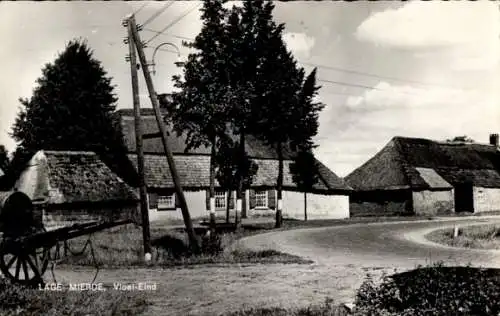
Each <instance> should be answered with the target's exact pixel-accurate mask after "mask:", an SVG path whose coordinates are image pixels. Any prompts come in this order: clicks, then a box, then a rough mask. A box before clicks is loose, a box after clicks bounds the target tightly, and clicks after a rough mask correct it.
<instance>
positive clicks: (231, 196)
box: [227, 191, 236, 209]
mask: <svg viewBox="0 0 500 316" xmlns="http://www.w3.org/2000/svg"><path fill="white" fill-rule="evenodd" d="M227 194H229V196H230V198H229V208H230V209H236V208H235V206H234V198H235V197H234V191H229V192H228V193H227Z"/></svg>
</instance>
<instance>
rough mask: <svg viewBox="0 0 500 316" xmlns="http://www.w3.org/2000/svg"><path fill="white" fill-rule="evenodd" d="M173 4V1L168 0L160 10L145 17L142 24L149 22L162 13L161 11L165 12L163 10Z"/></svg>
mask: <svg viewBox="0 0 500 316" xmlns="http://www.w3.org/2000/svg"><path fill="white" fill-rule="evenodd" d="M173 4H174V2H173V1H172V2H168V3H167V4H166V5H165V6H163V8H161V9H160V10H158V11H156V12H155V13H154V14H153V15H152V16H150V17H149V19H147V20H146V21H145V22H144V23H143V24H142V25H143V26H145V25H147V24H149V23H151V22H152V21H153V20H154V19H156V18H157V17H158V16H160V14H162V13H163V12H165V10H167V9H168V8H170V7H171V6H172V5H173Z"/></svg>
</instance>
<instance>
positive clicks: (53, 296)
mask: <svg viewBox="0 0 500 316" xmlns="http://www.w3.org/2000/svg"><path fill="white" fill-rule="evenodd" d="M148 305H149V302H148V301H147V298H146V295H145V294H144V292H139V291H137V292H123V291H120V292H119V291H103V292H91V291H67V290H66V291H45V290H39V289H32V288H26V287H22V286H19V285H16V284H11V283H10V282H9V281H7V280H5V279H0V315H5V316H13V315H25V316H28V315H33V316H34V315H62V316H66V315H68V316H69V315H88V316H91V315H92V316H94V315H95V316H97V315H130V316H133V315H139V314H141V313H143V312H145V311H146V309H147V307H148Z"/></svg>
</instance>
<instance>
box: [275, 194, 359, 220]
mask: <svg viewBox="0 0 500 316" xmlns="http://www.w3.org/2000/svg"><path fill="white" fill-rule="evenodd" d="M283 218H293V219H300V220H303V219H304V193H303V192H294V191H283ZM342 218H349V196H348V195H322V194H314V193H308V194H307V219H308V220H309V219H342Z"/></svg>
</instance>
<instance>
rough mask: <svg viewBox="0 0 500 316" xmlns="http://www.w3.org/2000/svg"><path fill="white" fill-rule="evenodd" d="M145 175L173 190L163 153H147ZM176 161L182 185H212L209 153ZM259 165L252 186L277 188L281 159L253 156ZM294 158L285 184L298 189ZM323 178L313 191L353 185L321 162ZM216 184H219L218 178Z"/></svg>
mask: <svg viewBox="0 0 500 316" xmlns="http://www.w3.org/2000/svg"><path fill="white" fill-rule="evenodd" d="M129 158H130V160H131V161H132V163H133V164H134V165H136V166H137V160H136V159H137V158H136V155H134V154H130V155H129ZM144 158H145V170H144V173H145V177H146V184H147V186H148V187H149V188H155V189H172V188H173V187H174V183H173V180H172V176H171V173H170V169H169V166H168V163H167V159H166V157H165V156H164V155H151V154H146V155H145V157H144ZM174 161H175V164H176V168H177V173H178V174H179V178H180V179H181V185H182V187H183V188H185V189H206V188H208V186H209V166H210V156H208V155H175V156H174ZM254 161H255V163H257V165H258V166H259V169H258V171H257V174H256V176H255V177H254V180H253V182H252V186H253V187H275V186H276V179H277V176H278V161H277V160H274V159H254ZM291 163H292V161H291V160H285V161H284V177H283V186H284V187H285V188H287V189H296V188H297V186H296V185H295V183H294V182H293V179H292V175H291V173H290V164H291ZM319 172H320V174H319V175H320V181H319V182H318V184H316V185H315V186H314V191H320V192H324V193H328V192H332V193H333V192H345V191H350V188H349V187H348V186H347V185H346V184H345V183H344V181H343V180H342V179H340V178H339V177H337V176H336V175H335V174H334V173H333V172H332V171H330V170H329V169H328V168H327V167H325V166H324V165H323V164H321V163H320V168H319ZM215 183H216V186H219V184H218V182H217V180H216V182H215Z"/></svg>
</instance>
